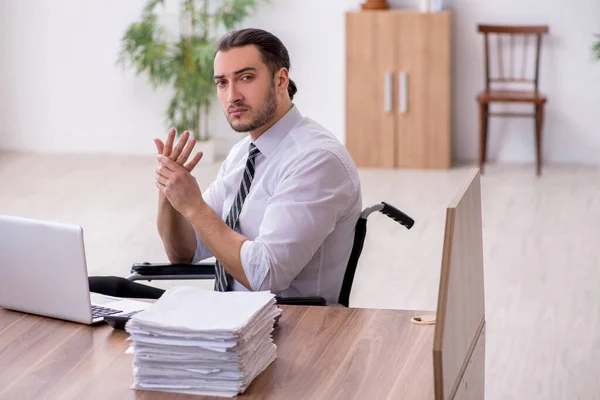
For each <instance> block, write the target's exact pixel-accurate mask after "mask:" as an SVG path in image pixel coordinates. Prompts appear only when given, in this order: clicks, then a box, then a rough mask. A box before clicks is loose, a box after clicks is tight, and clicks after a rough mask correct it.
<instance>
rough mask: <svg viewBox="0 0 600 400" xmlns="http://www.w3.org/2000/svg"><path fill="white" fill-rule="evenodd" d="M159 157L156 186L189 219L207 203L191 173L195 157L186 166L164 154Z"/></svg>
mask: <svg viewBox="0 0 600 400" xmlns="http://www.w3.org/2000/svg"><path fill="white" fill-rule="evenodd" d="M195 158H196V157H194V159H195ZM157 159H158V162H159V164H160V166H159V167H158V169H157V170H156V187H158V189H159V190H160V191H161V192H162V193H163V194H164V195H165V196H166V197H167V199H168V200H169V202H170V203H171V205H172V206H173V208H175V210H177V211H178V212H179V213H180V214H182V215H183V216H184V217H186V218H188V219H189V218H190V217H191V216H192V215H193V214H194V212H195V211H198V209H199V208H201V207H202V206H203V205H204V204H206V203H205V202H204V199H203V198H202V192H201V191H200V187H199V186H198V182H197V181H196V178H194V177H193V176H192V174H191V173H190V171H191V170H192V169H193V167H194V166H195V164H194V165H193V166H192V167H191V168H190V167H189V165H190V164H192V163H193V162H194V159H193V160H192V161H190V162H189V163H188V164H187V165H186V166H182V165H180V164H179V163H178V162H176V161H173V160H172V159H171V158H170V157H165V156H164V155H158V156H157ZM198 161H199V160H198ZM196 163H197V162H196Z"/></svg>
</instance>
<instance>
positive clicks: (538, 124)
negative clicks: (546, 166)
mask: <svg viewBox="0 0 600 400" xmlns="http://www.w3.org/2000/svg"><path fill="white" fill-rule="evenodd" d="M543 124H544V105H543V104H537V105H536V106H535V147H536V174H537V176H540V175H541V174H542V127H543Z"/></svg>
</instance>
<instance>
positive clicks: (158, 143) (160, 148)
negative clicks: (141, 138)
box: [154, 139, 165, 154]
mask: <svg viewBox="0 0 600 400" xmlns="http://www.w3.org/2000/svg"><path fill="white" fill-rule="evenodd" d="M154 144H155V145H156V151H157V153H158V154H162V153H163V151H164V150H165V144H164V143H163V142H162V140H160V139H154Z"/></svg>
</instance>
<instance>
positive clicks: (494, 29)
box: [477, 25, 548, 175]
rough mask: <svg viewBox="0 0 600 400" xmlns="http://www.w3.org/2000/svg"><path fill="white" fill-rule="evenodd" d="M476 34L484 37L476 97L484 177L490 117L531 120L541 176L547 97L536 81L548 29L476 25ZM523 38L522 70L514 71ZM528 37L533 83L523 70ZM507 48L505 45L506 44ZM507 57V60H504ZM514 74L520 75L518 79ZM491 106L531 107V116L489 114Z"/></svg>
mask: <svg viewBox="0 0 600 400" xmlns="http://www.w3.org/2000/svg"><path fill="white" fill-rule="evenodd" d="M477 28H478V31H479V32H480V33H483V35H484V50H485V90H484V91H482V92H480V93H479V95H478V96H477V101H478V102H479V119H480V141H479V147H480V156H479V168H480V170H481V172H482V173H483V165H484V164H485V162H486V152H487V137H488V118H489V117H490V116H501V117H534V119H535V142H536V173H537V175H540V174H541V165H542V126H543V121H544V104H546V100H547V99H546V96H544V95H543V94H542V93H540V92H539V90H538V86H539V85H538V78H539V71H540V50H541V44H542V35H543V34H547V33H548V26H546V25H535V26H517V25H510V26H502V25H478V26H477ZM493 36H495V37H496V40H495V42H496V43H495V44H496V48H497V61H498V64H497V65H498V71H497V73H498V77H496V78H492V77H491V72H490V58H491V53H492V51H491V50H490V42H492V41H493V40H492V38H493ZM518 36H523V46H522V47H523V53H522V68H520V70H519V71H515V69H514V68H513V67H514V65H515V55H517V53H516V50H515V37H518ZM530 36H535V40H536V42H535V54H534V57H531V59H535V63H534V66H533V67H534V68H533V75H534V77H533V79H528V78H526V76H527V73H526V69H527V66H528V61H529V59H530V57H528V48H529V46H528V39H529V37H530ZM503 37H504V38H506V37H508V49H503V47H502V44H503V40H502V39H503ZM505 45H506V41H505ZM506 56H507V57H506ZM505 57H506V58H508V62H509V64H508V68H507V69H505V62H504V61H505ZM517 74H518V75H519V76H518V77H517ZM492 84H505V85H507V86H508V85H512V86H514V85H521V86H529V85H533V88H531V89H528V90H523V89H522V88H519V90H515V89H511V88H500V89H496V88H492ZM494 102H502V103H526V104H532V105H533V106H534V112H533V114H530V113H515V112H495V113H493V112H490V109H489V106H490V104H491V103H494Z"/></svg>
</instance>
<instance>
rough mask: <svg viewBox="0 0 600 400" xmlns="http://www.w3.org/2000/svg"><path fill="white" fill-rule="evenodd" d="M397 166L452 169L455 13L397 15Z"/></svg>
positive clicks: (406, 13) (407, 13)
mask: <svg viewBox="0 0 600 400" xmlns="http://www.w3.org/2000/svg"><path fill="white" fill-rule="evenodd" d="M395 17H396V32H397V33H396V34H397V37H398V41H397V43H398V45H397V46H398V47H397V49H396V66H397V71H396V72H397V74H398V87H397V90H396V91H395V92H396V93H398V102H397V105H398V108H397V110H396V115H397V119H396V146H397V147H396V156H397V166H398V167H404V168H449V167H450V162H451V148H450V146H451V137H450V132H451V129H450V123H451V121H450V111H451V110H450V104H451V103H450V13H449V11H444V12H440V13H419V12H403V13H397V14H396V15H395Z"/></svg>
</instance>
